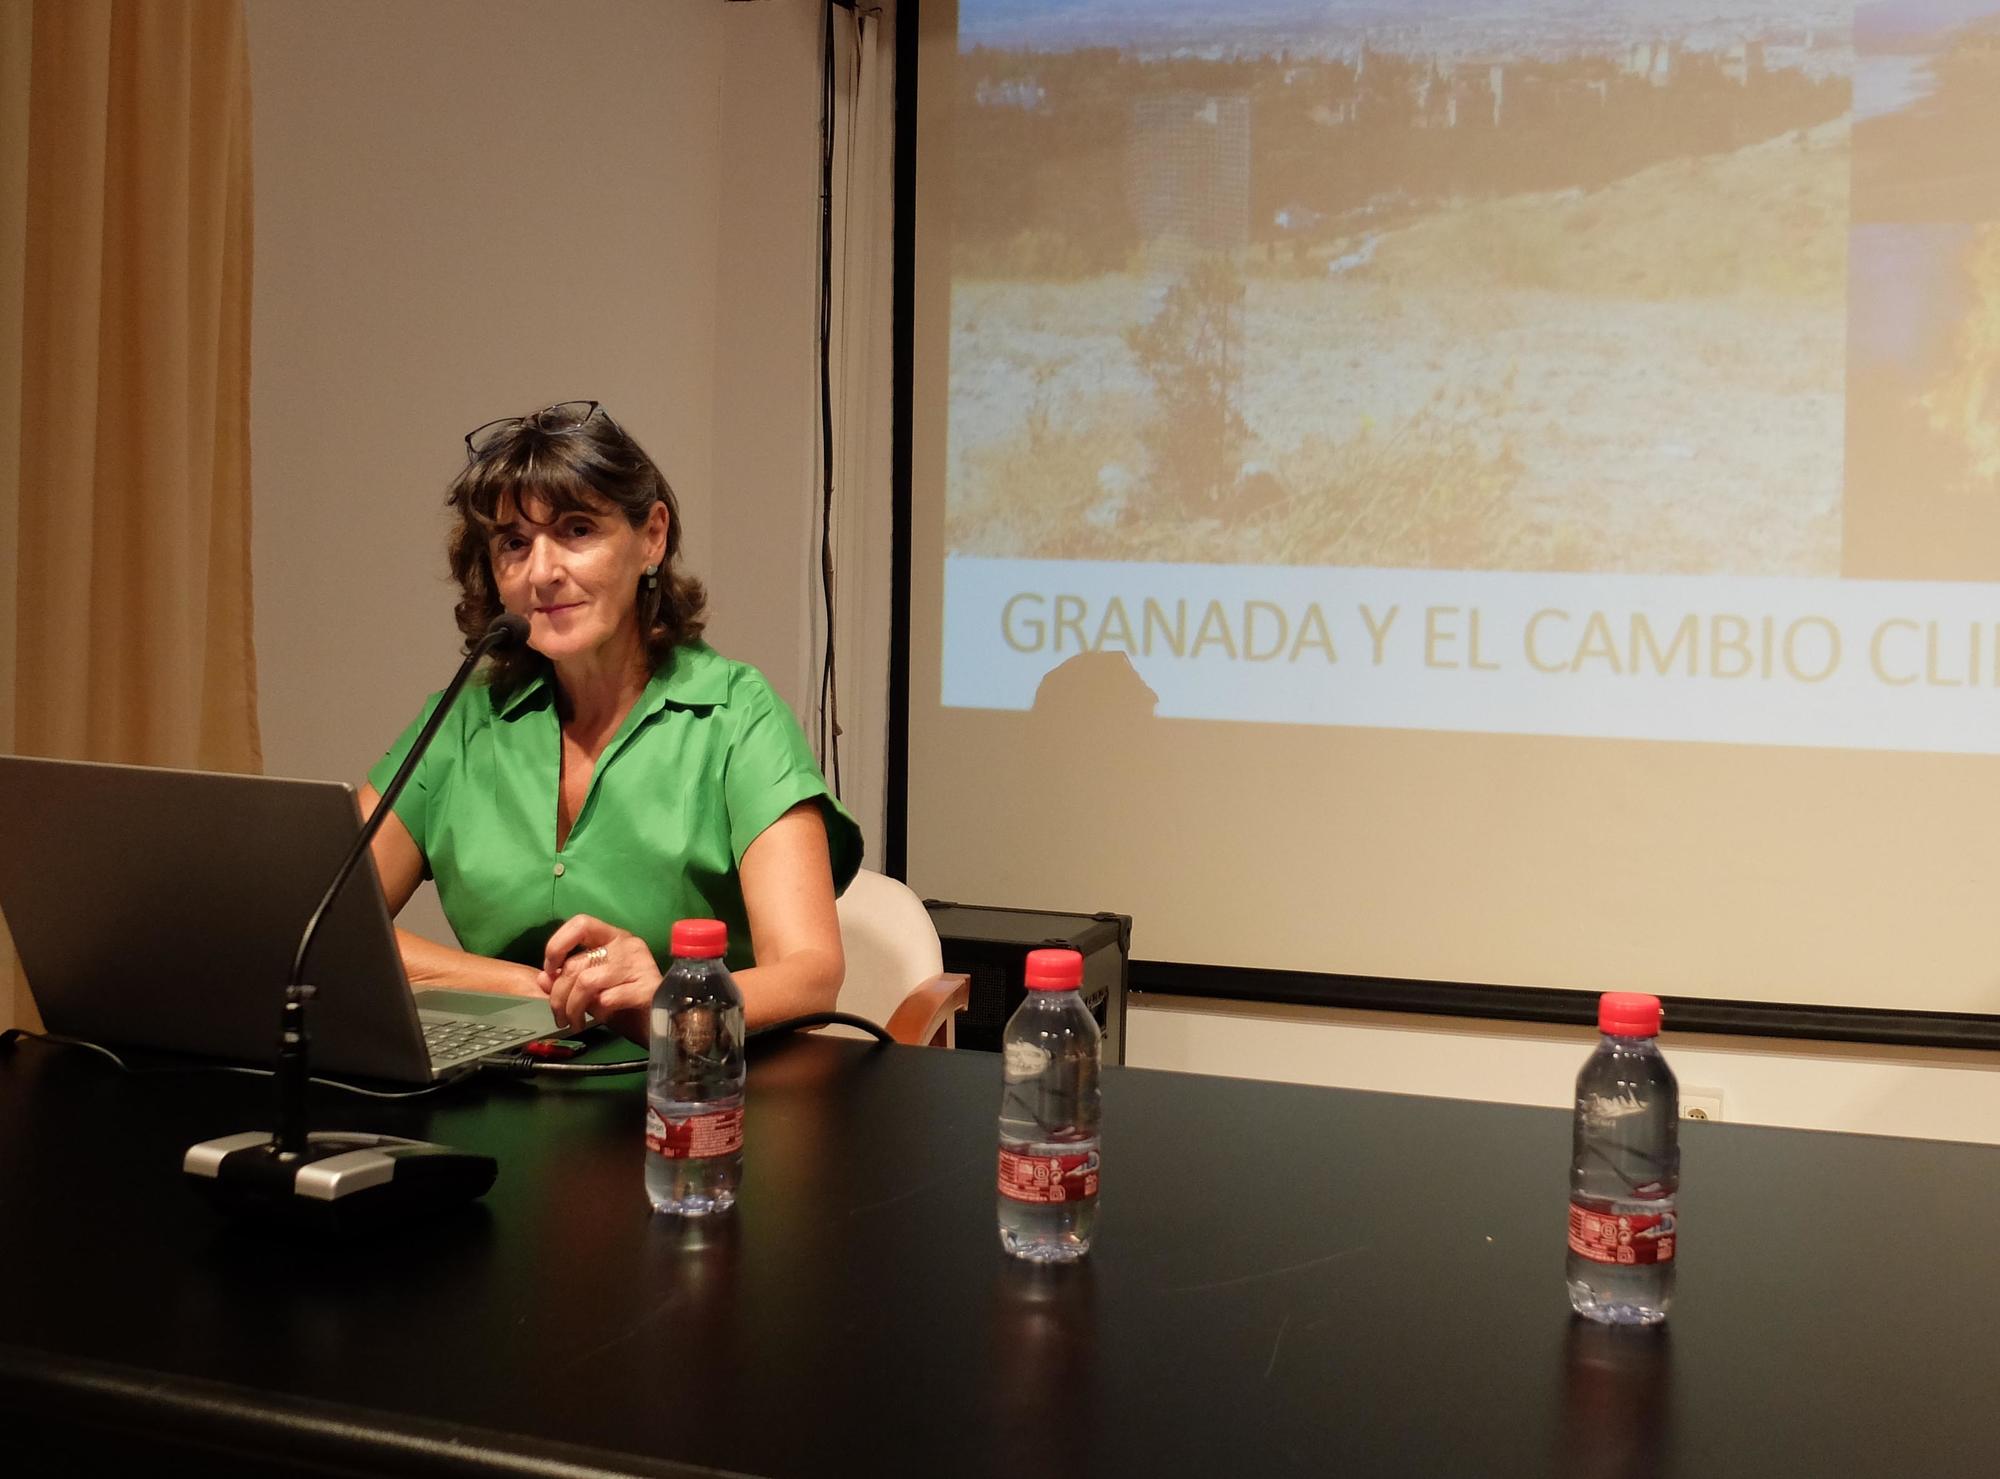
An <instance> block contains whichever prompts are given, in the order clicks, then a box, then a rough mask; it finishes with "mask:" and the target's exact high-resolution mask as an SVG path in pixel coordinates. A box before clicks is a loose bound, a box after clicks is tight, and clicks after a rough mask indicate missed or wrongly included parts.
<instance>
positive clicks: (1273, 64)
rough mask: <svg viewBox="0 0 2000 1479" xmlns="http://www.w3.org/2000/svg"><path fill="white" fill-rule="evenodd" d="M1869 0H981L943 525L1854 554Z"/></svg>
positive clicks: (1380, 542) (1050, 547)
mask: <svg viewBox="0 0 2000 1479" xmlns="http://www.w3.org/2000/svg"><path fill="white" fill-rule="evenodd" d="M1850 15H1851V12H1850V11H1849V10H1848V9H1847V8H1846V7H1836V6H1828V5H1812V4H1781V3H1775V0H1765V3H1742V0H1739V3H1734V4H1732V3H1730V0H1702V3H1699V4H1696V3H1692V0H1646V3H1638V0H1632V3H1604V4H1589V5H1583V4H1575V3H1545V4H1523V3H1510V4H1497V3H1489V4H1480V3H1477V0H1448V3H1447V0H1433V3H1422V4H1415V3H1403V4H1388V3H1381V0H1377V3H1367V4H1363V3H1350V0H1312V3H1303V0H1300V3H1279V0H1246V3H1241V4H1236V5H1230V6H1218V5H1215V4H1213V3H1210V0H1202V3H1199V4H1197V3H1194V0H1154V3H1152V4H1148V5H1137V4H1133V3H1129V0H1117V3H1113V0H1036V3H1020V0H1007V3H1001V0H962V3H961V6H960V29H959V38H960V49H959V56H958V66H957V69H956V75H955V78H954V81H953V87H954V92H955V96H954V99H953V150H954V154H955V163H954V168H953V176H954V179H955V181H956V185H955V192H954V200H953V205H952V210H953V232H952V257H951V269H950V270H951V277H952V297H951V338H950V350H949V352H950V385H949V411H948V415H949V428H948V443H947V445H948V459H949V462H948V468H947V472H946V490H945V491H946V507H947V521H946V535H945V537H946V545H947V552H948V553H949V554H951V555H955V556H962V557H989V558H990V557H998V558H1003V559H1066V560H1101V561H1113V562H1134V561H1139V562H1164V563H1199V564H1210V565H1265V566H1269V565H1283V566H1312V567H1329V566H1339V567H1369V568H1391V569H1428V570H1466V571H1525V572H1544V571H1592V572H1629V573H1643V574H1659V575H1671V574H1687V575H1710V574H1744V575H1762V576H1812V575H1836V574H1839V573H1840V571H1841V569H1842V487H1843V456H1844V446H1845V440H1844V435H1843V428H1844V424H1845V418H1846V405H1847V392H1846V375H1845V342H1846V332H1847V319H1848V292H1847V261H1846V259H1847V251H1848V225H1849V171H1850V149H1849V121H1848V120H1849V104H1850V97H1851V93H1852V79H1853V75H1854V56H1853V42H1852V33H1851V31H1850ZM1884 75H1885V76H1886V74H1884ZM1911 85H1914V84H1911ZM1984 137H1987V138H1990V137H1991V131H1990V130H1987V131H1986V133H1985V135H1984Z"/></svg>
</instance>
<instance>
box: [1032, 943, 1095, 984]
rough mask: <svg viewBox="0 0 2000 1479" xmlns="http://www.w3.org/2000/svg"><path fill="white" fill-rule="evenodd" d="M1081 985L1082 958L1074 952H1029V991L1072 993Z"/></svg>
mask: <svg viewBox="0 0 2000 1479" xmlns="http://www.w3.org/2000/svg"><path fill="white" fill-rule="evenodd" d="M1082 984H1083V957H1082V956H1081V955H1078V954H1077V953H1076V952H1075V951H1074V950H1030V951H1029V952H1028V989H1029V990H1030V991H1074V990H1076V988H1077V987H1079V986H1081V985H1082Z"/></svg>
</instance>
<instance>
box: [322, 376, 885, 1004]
mask: <svg viewBox="0 0 2000 1479" xmlns="http://www.w3.org/2000/svg"><path fill="white" fill-rule="evenodd" d="M465 440H466V447H467V451H468V453H469V454H470V456H469V461H468V463H467V465H466V468H465V471H464V472H462V473H461V474H460V475H459V477H458V479H457V481H456V482H455V483H453V485H452V488H451V493H450V497H449V500H448V501H449V503H450V506H451V507H452V509H453V510H454V511H455V513H456V515H457V526H456V527H455V528H454V530H453V531H452V535H451V568H452V573H453V575H454V576H456V578H457V580H458V584H459V591H460V599H459V602H458V607H457V616H458V625H459V630H460V631H462V632H464V633H465V634H466V642H467V645H468V647H469V646H470V645H471V643H472V642H473V640H475V638H476V637H477V635H478V634H479V633H481V632H483V631H484V630H485V629H486V626H487V623H488V622H490V621H491V620H492V619H493V618H494V617H495V616H497V615H499V614H500V613H501V612H502V611H511V612H514V613H516V614H518V615H521V616H525V617H526V618H527V619H528V641H527V646H526V650H515V651H511V652H507V653H503V654H501V655H499V656H497V657H496V658H494V659H493V660H492V662H491V665H490V668H489V670H488V672H487V674H486V681H485V682H484V683H483V684H474V685H472V686H470V687H468V688H467V689H466V691H465V693H464V695H463V696H462V697H461V698H460V700H459V702H458V705H457V707H456V708H455V709H454V710H453V711H452V712H451V714H449V715H448V716H447V717H446V719H445V724H444V727H443V728H442V729H441V730H440V731H439V732H438V735H437V738H436V739H435V740H434V741H433V742H432V744H431V747H430V749H429V751H428V752H427V753H426V754H425V756H424V758H423V760H422V761H421V763H420V764H419V766H418V768H417V771H416V774H415V775H413V776H412V777H411V779H410V784H409V785H408V786H407V787H406V788H405V789H404V791H403V794H402V796H401V797H400V798H399V799H398V801H397V803H396V811H395V815H394V816H393V817H391V818H390V819H389V821H388V822H387V823H386V824H385V825H384V826H383V827H382V830H381V831H380V832H379V833H378V834H377V835H376V838H375V844H374V853H375V866H376V869H377V871H378V872H379V873H380V874H381V878H382V888H383V892H384V893H385V894H386V895H387V896H388V901H389V907H390V909H391V911H392V912H393V911H399V910H400V909H401V908H402V907H403V905H404V904H405V903H406V902H408V900H409V898H410V895H411V894H412V893H414V892H415V891H416V888H417V885H418V884H419V883H420V882H421V881H422V880H423V879H425V878H427V877H428V878H433V879H435V880H436V882H437V887H438V896H439V900H440V902H441V903H442V904H443V905H444V912H445V916H446V918H448V919H449V920H450V921H451V925H452V929H453V931H454V932H455V933H456V934H457V936H458V939H459V943H460V945H461V946H462V947H463V948H461V949H457V950H454V949H450V948H448V947H446V946H443V945H439V944H436V943H434V942H432V941H429V940H425V939H422V938H421V937H419V936H416V935H412V934H409V933H407V932H403V931H398V937H399V942H400V944H401V946H402V952H403V963H404V965H405V967H406V968H407V969H408V972H409V976H410V980H411V982H412V983H413V984H415V985H418V986H457V987H464V988H469V989H474V990H484V991H505V992H513V993H518V994H521V995H546V996H547V997H548V998H549V1004H550V1006H551V1008H552V1009H553V1011H554V1013H555V1016H556V1020H557V1022H558V1023H560V1024H562V1025H564V1026H566V1027H575V1026H580V1025H582V1023H583V1021H584V1019H585V1017H586V1016H589V1017H591V1018H594V1019H596V1020H599V1021H606V1020H608V1021H613V1022H615V1023H616V1024H617V1025H618V1027H619V1028H620V1029H621V1030H622V1031H624V1032H626V1033H627V1034H628V1035H630V1036H632V1037H634V1038H637V1039H639V1040H643V1039H644V1037H645V1031H646V1008H647V1007H648V1006H649V1005H650V1004H651V1002H652V999H653V990H654V988H655V987H656V986H658V984H659V980H660V970H661V964H662V962H664V960H665V959H666V957H667V939H668V934H669V932H670V931H671V929H672V928H673V924H674V921H675V920H677V919H687V918H715V919H721V920H724V921H726V922H727V923H728V925H729V935H730V953H729V964H730V966H731V968H732V969H733V970H735V971H736V972H737V981H738V983H739V984H740V985H741V986H742V988H743V997H744V1002H745V1008H746V1015H747V1018H748V1025H750V1026H752V1027H755V1026H758V1025H761V1024H763V1023H768V1022H774V1021H780V1020H782V1019H784V1018H786V1017H793V1016H798V1015H801V1014H803V1013H807V1012H816V1011H830V1010H831V1009H832V1007H833V1002H834V997H835V995H836V993H837V992H838V991H839V989H840V980H841V973H842V969H843V963H842V958H841V950H840V930H839V926H838V924H837V923H836V920H835V917H834V906H833V901H834V895H835V894H836V893H837V892H838V891H839V890H840V889H842V888H844V887H846V885H847V883H848V880H850V879H851V878H853V876H854V873H855V870H856V868H858V867H859V866H860V861H861V834H860V830H859V828H857V827H856V826H855V823H854V819H853V818H852V817H851V816H849V815H848V813H847V811H846V809H845V808H844V807H842V806H841V804H840V803H839V802H838V801H837V800H835V799H834V798H833V797H832V796H831V795H830V794H829V793H828V791H827V788H826V782H825V781H824V780H823V779H822V778H821V776H820V772H819V768H818V766H817V765H815V764H814V762H813V758H812V752H811V750H810V749H809V748H808V747H807V745H806V740H805V736H804V734H803V733H801V732H800V729H799V726H798V721H797V720H796V719H794V718H793V716H792V713H791V710H790V709H788V708H787V707H786V706H785V704H784V703H783V702H782V701H781V700H780V699H779V698H778V697H777V696H776V695H775V694H774V693H772V691H771V688H770V686H769V685H768V684H767V683H766V682H765V681H764V678H763V675H762V674H760V673H759V672H758V671H757V670H756V669H755V668H752V667H749V666H747V665H745V664H743V663H736V662H730V661H728V660H727V659H725V658H723V657H720V656H718V655H717V654H716V653H715V651H714V650H713V649H711V648H710V647H708V646H707V645H706V644H705V643H703V642H702V641H701V630H702V625H703V604H704V596H703V592H702V588H701V584H700V582H699V581H697V580H695V579H694V578H693V577H692V576H690V575H688V574H687V573H686V572H684V571H683V570H681V569H680V568H679V565H678V555H679V552H680V545H681V529H680V511H679V508H678V507H677V505H676V504H675V502H674V495H673V490H672V489H671V488H669V487H668V486H667V481H666V479H665V478H664V477H662V476H661V475H660V471H659V469H658V468H657V467H655V466H654V465H653V462H652V459H651V458H649V457H647V455H646V454H645V452H644V451H643V450H642V449H641V448H640V446H639V444H638V443H637V442H636V441H634V440H633V439H632V438H631V437H630V436H629V435H627V434H626V433H625V432H624V431H623V430H622V429H621V428H620V427H619V426H618V425H617V423H616V422H614V421H613V420H612V419H611V417H610V416H609V415H608V414H606V413H605V411H604V410H603V408H602V407H600V406H599V405H598V404H597V403H596V402H594V401H569V402H564V403H562V404H560V405H556V406H551V407H549V408H548V409H547V410H544V411H539V412H537V413H535V414H534V415H532V416H522V417H509V418H507V419H505V420H502V421H495V422H490V423H488V424H487V425H485V426H482V427H480V428H479V429H478V430H476V431H474V432H471V433H469V434H468V435H467V436H466V439H465ZM436 703H437V696H436V695H433V696H432V698H431V700H430V702H429V703H427V704H426V705H425V706H424V710H423V712H422V713H420V714H419V715H418V716H417V717H416V719H415V720H414V721H413V722H412V723H411V724H410V727H409V728H408V729H407V730H406V731H405V732H404V733H403V735H402V737H401V738H400V739H399V740H398V741H397V742H396V744H395V745H394V746H392V747H391V748H390V750H389V752H388V753H387V754H386V755H384V756H383V757H382V759H381V760H380V761H379V762H378V763H377V764H376V765H375V767H374V768H373V769H372V770H371V771H370V772H369V777H368V778H369V785H368V786H366V787H364V788H363V790H362V796H361V804H362V809H363V811H364V812H371V811H373V809H374V807H375V804H376V801H377V799H378V797H379V794H380V791H379V788H380V787H382V786H384V785H386V784H387V783H388V780H389V777H390V776H391V775H393V774H394V773H395V770H396V767H397V766H398V765H400V764H401V763H402V760H403V757H404V756H405V755H406V754H407V753H408V752H409V749H410V746H411V745H412V744H413V743H414V742H415V740H416V736H417V732H418V730H419V729H421V728H422V726H423V722H424V720H425V719H426V718H428V717H429V715H430V712H431V709H432V707H434V706H435V704H436Z"/></svg>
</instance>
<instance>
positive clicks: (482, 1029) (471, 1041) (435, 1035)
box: [423, 1021, 521, 1063]
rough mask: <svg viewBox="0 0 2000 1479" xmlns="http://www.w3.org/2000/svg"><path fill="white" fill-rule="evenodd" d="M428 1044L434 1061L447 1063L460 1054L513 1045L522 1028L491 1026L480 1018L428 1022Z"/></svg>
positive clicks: (470, 1054)
mask: <svg viewBox="0 0 2000 1479" xmlns="http://www.w3.org/2000/svg"><path fill="white" fill-rule="evenodd" d="M423 1028H424V1047H425V1048H427V1049H428V1050H429V1051H430V1055H431V1062H433V1063H446V1062H450V1061H452V1060H453V1059H457V1058H467V1057H479V1056H481V1055H483V1054H486V1053H493V1052H498V1051H499V1050H500V1049H502V1048H507V1047H512V1046H513V1045H514V1044H516V1043H518V1042H519V1041H520V1040H521V1034H520V1032H518V1031H516V1030H512V1029H509V1028H506V1027H488V1026H485V1025H484V1024H482V1023H479V1022H464V1021H445V1022H426V1023H424V1024H423Z"/></svg>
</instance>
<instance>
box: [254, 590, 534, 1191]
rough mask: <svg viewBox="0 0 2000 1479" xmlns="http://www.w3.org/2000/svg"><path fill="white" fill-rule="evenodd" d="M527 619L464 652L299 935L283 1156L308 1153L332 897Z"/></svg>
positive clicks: (492, 625) (281, 1083)
mask: <svg viewBox="0 0 2000 1479" xmlns="http://www.w3.org/2000/svg"><path fill="white" fill-rule="evenodd" d="M527 636H528V619H527V618H526V617H524V616H516V615H515V614H514V613H513V612H511V611H509V612H503V613H501V614H500V615H499V616H496V617H494V618H493V620H492V621H491V622H489V623H488V624H487V627H486V630H485V631H484V632H482V633H480V635H479V640H478V641H477V642H474V643H473V644H472V650H471V651H469V652H467V653H466V654H465V661H464V662H462V663H460V664H459V665H458V671H457V673H455V674H453V676H452V680H451V683H450V684H449V685H448V686H447V687H446V688H445V691H444V693H443V694H442V695H441V696H440V697H439V699H438V702H437V707H436V708H434V709H432V710H431V716H430V718H429V719H427V720H425V721H424V727H423V728H422V729H421V730H420V731H418V734H417V740H416V743H415V744H413V745H411V746H410V753H409V754H408V755H406V756H404V757H403V763H402V764H401V765H399V766H398V767H397V768H396V774H395V776H394V778H393V779H391V780H390V782H389V784H388V786H387V787H385V788H384V789H383V792H382V795H381V797H380V798H379V799H378V800H377V801H376V803H375V810H374V811H373V812H371V813H370V814H369V817H368V820H367V821H366V822H364V823H363V824H362V826H361V832H360V834H359V835H358V836H357V837H356V838H355V839H354V845H353V846H352V847H350V848H349V849H348V850H347V856H346V857H344V858H342V859H341V862H340V867H339V868H338V869H337V870H336V871H335V873H334V875H333V882H332V883H330V884H328V885H327V889H326V893H325V894H324V895H323V896H322V897H321V898H320V901H319V906H318V907H317V908H316V909H314V910H313V912H312V917H311V918H310V919H308V920H307V921H306V927H305V933H304V934H302V935H300V937H299V948H298V950H297V952H296V953H295V954H294V955H293V956H292V973H291V975H290V976H289V977H288V978H287V979H286V982H285V1004H284V1011H283V1015H282V1017H281V1018H280V1025H279V1031H278V1134H277V1153H278V1154H279V1155H281V1156H299V1155H303V1154H305V1151H306V1144H307V1137H306V1081H307V1079H308V1078H310V1077H311V1070H310V1067H309V1065H308V1061H307V1060H308V1056H309V1041H310V1039H309V1038H308V1036H307V1033H306V1003H307V1002H308V1001H310V1000H311V999H312V994H313V988H312V987H310V986H308V985H306V984H304V982H305V971H306V958H307V956H308V955H309V954H310V953H311V951H312V945H313V940H314V938H315V937H316V936H317V935H318V934H319V930H320V926H321V925H322V924H323V923H325V920H326V916H327V913H328V911H329V910H331V909H332V907H333V901H334V900H335V899H336V898H338V897H339V896H340V891H341V889H342V888H344V887H345V886H346V884H347V880H348V878H349V877H351V876H352V875H353V873H354V870H355V868H356V867H357V866H359V864H360V862H361V859H362V858H363V857H364V856H365V855H366V854H367V852H368V845H369V844H370V843H371V842H373V841H374V840H375V834H376V833H377V832H379V831H380V830H381V829H382V823H383V822H385V821H387V820H388V818H389V814H390V813H391V812H392V811H393V810H394V809H395V805H396V798H397V797H399V796H401V795H402V794H403V787H404V786H405V785H407V784H408V783H409V779H410V776H411V774H412V773H413V772H414V771H415V770H416V768H417V762H418V761H420V760H422V759H423V757H424V752H425V751H426V750H428V749H429V748H430V744H431V740H432V739H433V738H434V737H435V736H436V735H437V732H438V728H439V727H440V726H441V725H442V724H443V723H444V719H445V716H446V715H447V714H449V713H450V712H451V707H452V705H453V704H455V703H456V702H457V701H458V695H459V693H460V691H461V690H462V689H463V688H464V687H465V685H466V682H467V680H468V679H470V678H471V677H472V670H473V669H474V668H475V667H477V666H478V665H479V660H480V659H481V658H483V657H485V656H486V654H487V653H489V652H496V651H498V650H499V649H501V648H503V647H509V646H512V645H514V644H516V643H519V642H524V641H526V640H527Z"/></svg>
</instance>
